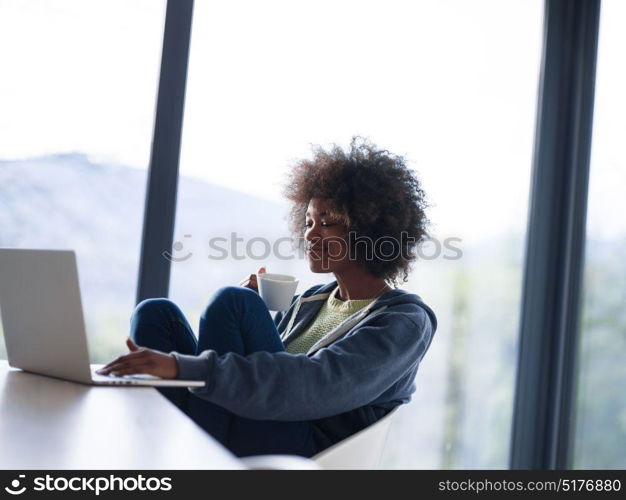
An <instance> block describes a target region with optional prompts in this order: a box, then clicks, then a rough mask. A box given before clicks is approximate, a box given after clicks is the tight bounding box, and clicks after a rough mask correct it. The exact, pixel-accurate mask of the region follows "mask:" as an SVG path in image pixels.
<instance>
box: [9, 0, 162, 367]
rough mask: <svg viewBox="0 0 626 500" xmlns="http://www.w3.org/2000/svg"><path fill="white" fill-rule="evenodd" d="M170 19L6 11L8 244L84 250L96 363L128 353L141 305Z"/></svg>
mask: <svg viewBox="0 0 626 500" xmlns="http://www.w3.org/2000/svg"><path fill="white" fill-rule="evenodd" d="M164 13H165V2H164V1H153V0H143V1H138V0H134V1H132V2H126V1H123V0H106V1H105V0H97V1H94V0H92V1H90V2H84V1H80V0H41V1H39V0H13V1H12V0H3V1H2V2H1V3H0V67H1V68H2V78H0V137H1V138H2V139H1V140H0V187H1V188H0V228H1V229H0V246H7V247H22V248H62V249H74V250H75V251H76V252H77V256H78V266H79V274H80V284H81V289H82V294H83V305H84V308H85V316H86V322H87V331H88V334H89V341H90V354H91V359H92V361H93V362H104V361H106V360H108V359H110V358H111V356H112V355H113V354H114V353H117V352H119V351H123V350H124V349H125V347H124V338H125V336H126V335H127V334H128V325H129V322H128V320H129V316H130V314H131V312H132V309H133V306H134V298H135V291H136V280H137V264H138V257H139V244H140V238H141V224H142V218H143V202H144V192H145V183H146V168H147V166H148V161H149V156H150V143H151V137H152V127H153V117H154V106H155V101H156V89H157V83H158V74H159V62H160V54H161V42H162V37H163V20H164ZM0 351H1V352H0V355H1V357H3V358H4V357H6V353H5V352H4V342H0Z"/></svg>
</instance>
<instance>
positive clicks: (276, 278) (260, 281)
mask: <svg viewBox="0 0 626 500" xmlns="http://www.w3.org/2000/svg"><path fill="white" fill-rule="evenodd" d="M256 282H257V285H258V287H259V295H260V296H261V298H262V299H263V300H264V301H265V304H266V305H267V308H268V309H269V310H270V311H286V310H287V309H289V306H291V300H292V299H293V296H294V294H295V293H296V289H297V288H298V280H297V279H296V278H295V277H294V276H289V275H287V274H274V273H259V274H257V275H256Z"/></svg>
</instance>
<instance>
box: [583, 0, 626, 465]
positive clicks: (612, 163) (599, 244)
mask: <svg viewBox="0 0 626 500" xmlns="http://www.w3.org/2000/svg"><path fill="white" fill-rule="evenodd" d="M625 21H626V4H625V3H624V2H623V1H621V0H603V2H602V14H601V20H600V39H599V50H598V73H597V80H596V99H595V113H594V131H593V148H592V157H591V177H590V188H589V209H588V219H587V243H586V255H585V259H586V262H585V275H584V293H583V307H582V322H581V335H582V336H581V343H580V351H579V372H578V397H577V410H576V429H575V439H574V445H575V446H574V467H575V468H581V469H596V468H598V469H605V468H621V469H624V468H626V448H625V447H624V443H625V442H626V397H625V396H624V387H625V386H626V363H625V362H624V360H625V359H626V309H625V308H624V302H625V300H624V299H625V297H626V263H625V262H624V258H623V256H624V253H623V252H624V251H626V219H624V216H623V213H624V209H625V208H626V203H625V201H624V194H623V190H624V186H626V151H625V150H624V137H626V122H625V121H624V116H625V115H626V94H625V93H624V89H625V88H626V71H625V70H624V63H623V59H624V55H623V48H624V46H625V45H626V34H625V33H624V30H623V24H624V22H625Z"/></svg>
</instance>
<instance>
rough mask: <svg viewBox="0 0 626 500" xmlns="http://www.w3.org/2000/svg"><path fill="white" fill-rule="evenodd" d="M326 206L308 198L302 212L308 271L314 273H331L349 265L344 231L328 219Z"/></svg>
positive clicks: (326, 203) (318, 200)
mask: <svg viewBox="0 0 626 500" xmlns="http://www.w3.org/2000/svg"><path fill="white" fill-rule="evenodd" d="M329 208H330V205H329V204H328V202H327V201H325V200H324V199H321V198H312V199H311V201H310V202H309V206H308V208H307V212H306V220H305V225H306V228H305V232H304V239H305V241H306V246H307V259H308V261H309V268H310V269H311V271H312V272H314V273H334V272H337V271H341V270H342V269H343V268H345V266H347V265H349V264H350V260H349V255H348V245H347V241H346V238H347V230H348V229H347V227H346V225H345V224H344V223H343V222H340V221H338V220H336V219H334V218H333V217H331V216H330V215H329Z"/></svg>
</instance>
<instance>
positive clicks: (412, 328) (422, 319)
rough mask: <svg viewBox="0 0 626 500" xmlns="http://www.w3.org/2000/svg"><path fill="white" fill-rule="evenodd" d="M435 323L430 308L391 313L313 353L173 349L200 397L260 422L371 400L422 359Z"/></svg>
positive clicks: (314, 415)
mask: <svg viewBox="0 0 626 500" xmlns="http://www.w3.org/2000/svg"><path fill="white" fill-rule="evenodd" d="M433 334H434V327H433V324H432V323H431V321H430V318H429V316H428V314H427V313H426V312H425V311H424V310H423V309H421V308H420V309H419V312H418V313H415V314H406V313H401V312H384V313H380V315H379V316H378V317H376V318H375V319H374V318H373V319H372V321H371V322H368V323H367V325H364V326H361V327H357V328H356V329H355V330H353V331H352V332H350V333H349V334H348V335H347V336H346V337H343V338H342V339H340V340H338V341H336V342H334V343H333V344H331V345H329V346H328V347H325V348H322V349H320V350H319V351H318V352H317V353H315V354H314V355H313V356H311V357H309V356H307V355H305V354H290V353H287V352H277V353H268V352H255V353H252V354H249V355H247V356H241V355H239V354H235V353H228V354H225V355H222V356H219V355H218V354H217V353H216V352H215V351H213V350H207V351H203V352H202V353H200V354H199V355H197V356H190V355H184V354H179V353H176V352H174V353H172V354H173V355H174V356H175V357H176V358H177V360H178V364H179V377H180V378H181V379H191V380H204V381H205V382H206V385H205V386H204V387H202V388H190V389H189V390H190V391H191V392H192V393H194V394H195V395H196V396H198V397H201V398H203V399H206V400H208V401H211V402H212V403H215V404H217V405H219V406H222V407H224V408H226V409H227V410H230V411H231V412H233V413H234V414H236V415H239V416H242V417H245V418H250V419H258V420H282V421H296V420H315V419H319V418H324V417H329V416H332V415H337V414H339V413H343V412H346V411H349V410H352V409H354V408H358V407H360V406H363V405H366V404H368V403H370V402H371V401H373V400H375V399H376V398H377V397H378V396H379V395H381V394H382V393H383V392H384V391H385V390H387V389H388V388H389V387H391V386H392V385H393V384H394V383H395V382H397V381H398V380H399V379H400V378H401V377H402V376H403V375H405V374H406V373H407V372H408V371H409V370H411V369H412V368H413V367H415V365H416V364H418V363H419V362H420V360H421V359H422V357H423V355H424V353H425V352H426V350H427V349H428V346H429V345H430V341H431V339H432V336H433Z"/></svg>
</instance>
